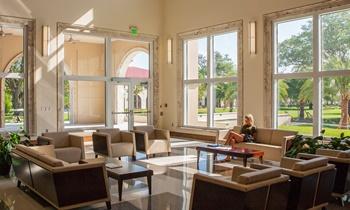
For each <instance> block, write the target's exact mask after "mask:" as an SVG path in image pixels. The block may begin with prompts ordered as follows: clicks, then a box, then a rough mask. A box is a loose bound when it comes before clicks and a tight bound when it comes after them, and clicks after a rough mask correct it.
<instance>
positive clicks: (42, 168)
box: [11, 145, 111, 209]
mask: <svg viewBox="0 0 350 210" xmlns="http://www.w3.org/2000/svg"><path fill="white" fill-rule="evenodd" d="M11 157H12V165H13V169H14V172H15V175H16V177H17V179H18V186H20V185H21V184H24V185H25V186H27V187H28V188H29V189H31V190H32V191H33V192H35V193H36V194H37V195H39V196H40V197H42V198H43V199H45V200H46V201H47V202H49V203H50V204H51V205H52V206H54V207H55V208H56V209H72V208H78V207H82V206H88V205H91V204H94V203H100V202H106V205H107V208H108V209H110V207H111V206H110V194H109V186H108V178H107V173H106V168H105V164H104V161H103V160H100V161H95V162H93V163H89V162H86V161H80V163H72V164H70V163H67V162H65V161H63V160H60V159H57V158H56V157H55V152H54V147H53V145H46V146H38V147H26V146H24V145H17V146H16V148H15V149H13V150H12V152H11Z"/></svg>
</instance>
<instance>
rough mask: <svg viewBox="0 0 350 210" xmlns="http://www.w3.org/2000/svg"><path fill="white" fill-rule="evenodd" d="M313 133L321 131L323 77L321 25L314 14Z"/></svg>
mask: <svg viewBox="0 0 350 210" xmlns="http://www.w3.org/2000/svg"><path fill="white" fill-rule="evenodd" d="M312 22H313V33H312V34H313V135H314V136H318V135H319V134H320V131H321V127H322V125H321V120H322V119H321V116H322V108H321V106H322V103H321V78H320V77H319V72H320V61H321V59H320V51H321V50H320V46H321V45H320V27H319V25H320V24H319V23H320V22H319V15H318V14H315V15H313V21H312Z"/></svg>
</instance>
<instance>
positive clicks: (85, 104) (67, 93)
mask: <svg viewBox="0 0 350 210" xmlns="http://www.w3.org/2000/svg"><path fill="white" fill-rule="evenodd" d="M64 124H65V128H78V127H100V126H105V83H104V82H103V81H68V80H66V81H65V82H64Z"/></svg>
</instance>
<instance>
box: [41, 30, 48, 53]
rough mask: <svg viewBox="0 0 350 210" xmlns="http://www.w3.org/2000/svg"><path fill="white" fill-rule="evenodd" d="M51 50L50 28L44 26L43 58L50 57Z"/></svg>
mask: <svg viewBox="0 0 350 210" xmlns="http://www.w3.org/2000/svg"><path fill="white" fill-rule="evenodd" d="M49 48H50V26H43V49H42V50H43V56H48V55H49V50H50V49H49Z"/></svg>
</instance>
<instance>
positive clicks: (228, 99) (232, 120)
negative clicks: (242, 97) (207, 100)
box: [213, 82, 238, 128]
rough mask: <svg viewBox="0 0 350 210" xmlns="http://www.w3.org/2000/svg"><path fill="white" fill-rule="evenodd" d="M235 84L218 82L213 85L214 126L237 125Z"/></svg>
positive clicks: (230, 126)
mask: <svg viewBox="0 0 350 210" xmlns="http://www.w3.org/2000/svg"><path fill="white" fill-rule="evenodd" d="M237 94H238V92H237V84H236V83H228V82H226V83H218V84H215V86H214V94H213V97H214V100H215V103H214V105H215V110H214V127H215V128H233V126H234V125H237Z"/></svg>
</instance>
